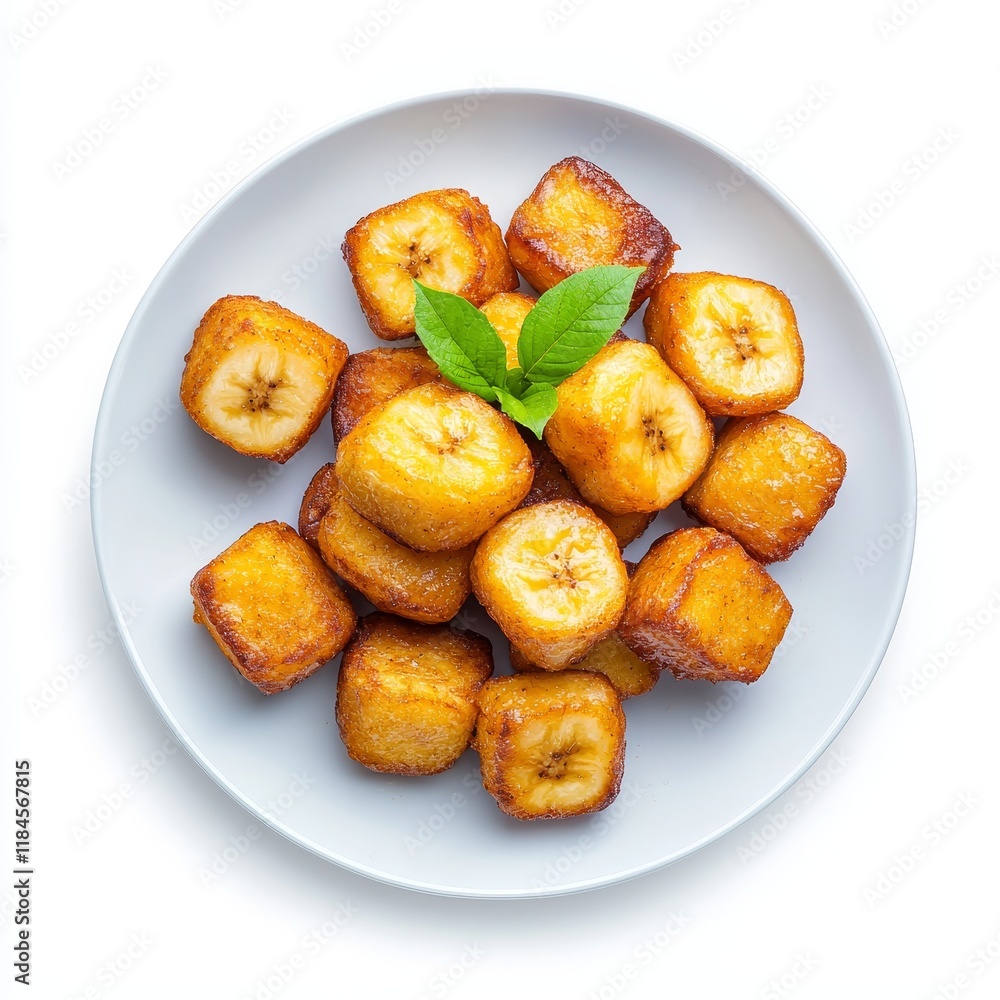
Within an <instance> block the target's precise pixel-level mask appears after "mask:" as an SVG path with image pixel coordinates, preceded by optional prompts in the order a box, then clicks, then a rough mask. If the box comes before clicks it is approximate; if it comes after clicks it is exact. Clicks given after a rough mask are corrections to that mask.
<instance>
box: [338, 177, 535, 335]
mask: <svg viewBox="0 0 1000 1000" xmlns="http://www.w3.org/2000/svg"><path fill="white" fill-rule="evenodd" d="M342 250H343V254H344V260H345V261H346V262H347V266H348V268H349V269H350V271H351V278H352V279H353V281H354V288H355V291H357V293H358V300H359V302H360V303H361V309H362V311H363V312H364V314H365V318H366V319H367V320H368V325H369V326H370V327H371V328H372V331H373V332H374V333H375V335H376V336H378V337H381V338H383V339H384V340H399V339H401V338H403V337H410V336H412V335H413V332H414V318H413V305H414V291H413V279H414V278H417V279H418V280H419V281H421V282H422V283H423V284H425V285H428V286H429V287H431V288H437V289H439V290H441V291H445V292H452V293H453V294H455V295H461V296H462V298H464V299H468V300H469V301H470V302H471V303H472V304H473V305H475V306H478V305H480V304H481V303H483V302H485V301H486V300H487V299H488V298H489V297H490V296H491V295H494V294H496V293H497V292H506V291H512V290H513V289H515V288H517V274H516V273H515V271H514V266H513V264H511V262H510V257H509V256H508V255H507V248H506V247H505V246H504V242H503V235H502V234H501V232H500V228H499V227H498V226H497V224H496V223H495V222H494V221H493V220H492V219H491V218H490V213H489V209H487V207H486V206H485V205H484V204H483V203H482V202H481V201H480V200H479V199H478V198H474V197H473V196H472V195H470V194H469V192H468V191H464V190H462V189H461V188H446V189H442V190H438V191H424V192H422V193H421V194H415V195H413V196H412V197H410V198H406V199H404V200H403V201H399V202H396V203H395V204H392V205H387V206H386V207H385V208H380V209H378V210H377V211H375V212H372V213H371V214H370V215H366V216H365V217H364V218H363V219H361V220H360V221H359V222H358V223H357V225H355V226H354V227H353V228H351V229H350V230H349V231H348V233H347V235H346V236H345V237H344V244H343V247H342Z"/></svg>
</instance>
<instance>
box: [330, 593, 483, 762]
mask: <svg viewBox="0 0 1000 1000" xmlns="http://www.w3.org/2000/svg"><path fill="white" fill-rule="evenodd" d="M492 673H493V651H492V649H491V647H490V643H489V640H488V639H486V638H484V637H483V636H481V635H478V634H477V633H475V632H467V631H464V630H462V629H456V628H451V627H450V626H447V625H418V624H416V623H415V622H406V621H403V620H402V619H400V618H393V617H392V616H391V615H383V614H379V613H377V612H376V613H374V614H370V615H368V616H366V617H365V618H362V619H361V621H360V623H359V624H358V631H357V633H356V635H355V637H354V639H353V640H352V641H351V643H350V644H349V645H348V647H347V649H345V650H344V658H343V660H342V661H341V666H340V676H339V677H338V679H337V725H338V726H339V727H340V736H341V739H343V741H344V746H345V747H347V752H348V754H349V755H350V756H351V758H352V759H353V760H356V761H357V762H358V763H359V764H364V766H365V767H368V768H371V769H372V770H373V771H385V772H389V773H391V774H412V775H417V774H437V773H438V772H439V771H444V770H447V769H448V768H449V767H451V766H452V764H454V763H455V761H456V760H458V758H459V757H460V756H461V755H462V754H463V753H464V752H465V750H466V748H467V747H468V745H469V740H470V739H471V737H472V729H473V726H474V725H475V722H476V715H477V700H476V698H477V695H478V693H479V689H480V688H481V687H482V685H483V682H484V681H485V680H486V679H487V678H488V677H489V676H490V674H492Z"/></svg>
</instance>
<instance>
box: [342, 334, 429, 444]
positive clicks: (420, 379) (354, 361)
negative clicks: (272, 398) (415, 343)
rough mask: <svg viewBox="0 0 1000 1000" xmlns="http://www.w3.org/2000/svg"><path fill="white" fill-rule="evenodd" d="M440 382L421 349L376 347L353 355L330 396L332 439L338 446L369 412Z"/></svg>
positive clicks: (423, 350) (427, 357) (427, 355)
mask: <svg viewBox="0 0 1000 1000" xmlns="http://www.w3.org/2000/svg"><path fill="white" fill-rule="evenodd" d="M440 378H441V371H440V369H439V368H438V366H437V365H436V364H435V363H434V361H433V360H432V359H431V357H430V355H429V354H428V353H427V351H426V350H425V349H424V348H423V347H376V348H375V349H374V350H371V351H360V352H359V353H358V354H352V355H351V356H350V357H349V358H348V359H347V362H346V363H345V365H344V368H343V371H341V373H340V378H338V379H337V388H336V389H335V390H334V393H333V409H332V410H331V411H330V415H331V420H332V422H333V439H334V441H336V442H338V443H339V442H340V441H341V440H342V439H343V438H345V437H347V435H348V434H350V433H351V431H353V430H354V428H355V426H357V423H358V421H359V420H360V419H361V418H362V417H363V416H364V415H365V414H366V413H367V412H368V411H369V410H374V409H376V408H377V407H379V406H381V405H382V404H383V403H385V402H387V401H388V400H390V399H392V397H393V396H398V395H399V394H400V393H401V392H403V391H404V390H406V389H412V388H413V387H414V386H417V385H425V384H426V383H427V382H434V381H437V380H438V379H440Z"/></svg>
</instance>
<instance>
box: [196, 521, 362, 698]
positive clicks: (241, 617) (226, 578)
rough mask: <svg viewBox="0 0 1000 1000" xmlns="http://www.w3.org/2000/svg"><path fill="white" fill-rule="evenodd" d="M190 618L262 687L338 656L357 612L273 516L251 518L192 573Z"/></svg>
mask: <svg viewBox="0 0 1000 1000" xmlns="http://www.w3.org/2000/svg"><path fill="white" fill-rule="evenodd" d="M191 596H192V597H193V598H194V620H195V621H196V622H198V623H199V624H201V625H204V626H205V628H207V629H208V631H209V632H210V633H211V636H212V638H213V639H214V640H215V641H216V643H218V645H219V648H220V649H221V650H222V652H223V653H225V654H226V656H227V657H229V660H230V662H231V663H232V664H233V666H234V667H236V669H237V670H238V671H239V672H240V673H241V674H242V675H243V676H244V677H245V678H246V679H247V680H248V681H250V683H251V684H254V685H255V686H256V687H257V688H258V689H259V690H261V691H263V692H264V694H275V693H276V692H278V691H285V690H287V689H288V688H290V687H291V686H292V685H293V684H298V683H299V681H302V680H305V679H306V678H307V677H308V676H309V675H310V674H312V673H314V672H315V671H316V670H317V669H319V668H320V667H321V666H323V664H324V663H326V662H327V660H330V659H331V658H332V657H334V656H336V655H337V653H339V652H340V651H341V650H342V649H343V648H344V646H345V645H346V644H347V641H348V639H350V638H351V635H352V634H353V633H354V626H355V624H356V622H357V616H356V615H355V614H354V609H353V608H352V607H351V602H350V601H349V600H348V599H347V596H346V595H345V594H344V592H343V591H342V590H341V589H340V587H339V586H338V585H337V581H336V580H334V578H333V574H332V573H331V572H330V570H329V569H327V567H326V566H325V565H324V563H323V560H322V559H320V557H319V556H318V555H317V554H316V553H315V552H314V551H313V550H312V548H310V547H309V545H308V544H307V543H306V542H304V541H303V540H302V539H301V538H299V536H298V535H297V534H296V533H295V531H294V529H293V528H291V527H290V526H289V525H287V524H282V523H281V522H279V521H267V522H265V523H263V524H255V525H254V526H253V527H252V528H251V529H250V530H249V531H248V532H246V534H244V535H242V536H241V537H240V538H238V539H237V540H236V541H235V542H233V544H232V545H230V546H229V548H228V549H226V550H225V551H224V552H222V553H220V554H219V555H217V556H216V557H215V558H214V559H213V560H212V561H211V562H210V563H209V564H208V565H207V566H204V567H203V568H202V569H200V570H198V572H197V573H196V574H195V575H194V579H193V580H192V581H191Z"/></svg>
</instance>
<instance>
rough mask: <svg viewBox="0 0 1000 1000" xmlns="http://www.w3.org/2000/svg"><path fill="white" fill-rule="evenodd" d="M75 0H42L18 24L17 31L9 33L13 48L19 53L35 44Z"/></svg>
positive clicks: (9, 40) (8, 39) (8, 37)
mask: <svg viewBox="0 0 1000 1000" xmlns="http://www.w3.org/2000/svg"><path fill="white" fill-rule="evenodd" d="M72 2H73V0H40V2H39V3H36V4H35V6H34V8H33V9H32V11H31V13H30V14H25V15H24V16H23V17H22V18H21V19H20V21H18V22H17V29H16V30H14V31H8V32H7V41H8V42H10V46H11V48H12V49H13V50H14V51H15V52H19V51H21V50H22V49H24V48H26V47H27V46H28V45H29V44H30V43H31V42H33V41H34V40H35V39H36V38H37V37H38V36H39V34H41V32H43V31H44V30H45V29H46V28H47V27H48V26H49V25H50V24H51V23H52V22H53V21H54V20H55V19H56V18H57V17H58V16H59V15H60V14H61V13H62V11H63V8H64V7H68V6H69V5H70V4H71V3H72Z"/></svg>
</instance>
